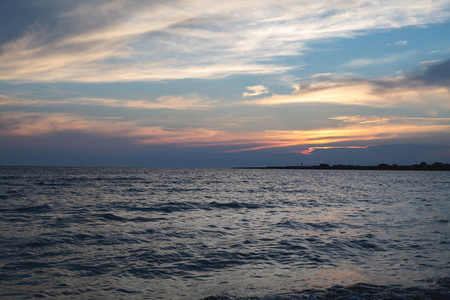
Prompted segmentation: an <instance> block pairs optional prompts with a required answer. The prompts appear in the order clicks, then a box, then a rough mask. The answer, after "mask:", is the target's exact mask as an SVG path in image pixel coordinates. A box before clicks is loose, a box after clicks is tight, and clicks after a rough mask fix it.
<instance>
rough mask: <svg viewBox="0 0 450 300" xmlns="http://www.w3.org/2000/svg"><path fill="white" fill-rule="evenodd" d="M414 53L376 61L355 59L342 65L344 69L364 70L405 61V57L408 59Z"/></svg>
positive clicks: (376, 59)
mask: <svg viewBox="0 0 450 300" xmlns="http://www.w3.org/2000/svg"><path fill="white" fill-rule="evenodd" d="M413 53H414V52H409V53H402V54H400V55H399V54H396V55H391V56H388V57H383V58H375V59H367V58H360V59H354V60H351V61H349V62H347V63H344V64H342V67H344V68H362V67H366V66H373V65H380V64H390V63H392V62H395V61H398V60H400V59H404V58H405V57H407V56H409V55H411V54H413Z"/></svg>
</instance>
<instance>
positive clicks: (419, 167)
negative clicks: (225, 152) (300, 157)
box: [233, 162, 450, 171]
mask: <svg viewBox="0 0 450 300" xmlns="http://www.w3.org/2000/svg"><path fill="white" fill-rule="evenodd" d="M233 169H305V170H311V169H319V170H323V169H324V170H394V171H395V170H400V171H402V170H403V171H409V170H411V171H450V164H447V163H441V162H435V163H434V164H427V163H426V162H422V163H420V164H415V165H397V164H393V165H388V164H384V163H383V164H379V165H376V166H357V165H340V164H339V165H329V164H319V165H314V166H303V165H302V166H267V167H235V168H233Z"/></svg>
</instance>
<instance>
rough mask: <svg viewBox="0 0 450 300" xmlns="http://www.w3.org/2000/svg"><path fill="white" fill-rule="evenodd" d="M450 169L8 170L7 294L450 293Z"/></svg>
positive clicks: (1, 285) (4, 206)
mask: <svg viewBox="0 0 450 300" xmlns="http://www.w3.org/2000/svg"><path fill="white" fill-rule="evenodd" d="M449 201H450V173H449V172H417V171H410V172H408V171H350V170H212V169H132V168H35V167H30V168H26V167H20V168H13V167H3V168H0V217H1V219H0V229H1V231H0V298H12V299H23V298H43V297H50V298H53V297H58V298H70V299H72V298H73V299H80V298H84V299H99V298H101V299H107V298H108V299H204V298H209V299H245V298H249V297H255V298H252V299H450V280H449V277H450V250H449V249H450V240H449V233H450V225H449V220H450V207H449Z"/></svg>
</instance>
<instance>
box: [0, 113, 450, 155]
mask: <svg viewBox="0 0 450 300" xmlns="http://www.w3.org/2000/svg"><path fill="white" fill-rule="evenodd" d="M334 119H335V120H338V121H340V122H341V123H340V124H338V125H337V126H335V127H327V128H320V129H311V130H284V131H280V130H264V131H246V132H228V131H224V130H215V129H208V128H202V127H192V126H186V127H173V128H172V127H171V128H169V127H164V126H148V125H146V121H145V120H135V121H124V120H122V119H115V118H98V117H86V116H81V115H76V114H68V113H25V112H8V113H5V112H3V113H0V136H21V137H28V136H44V135H51V134H55V133H65V132H79V133H88V134H91V135H98V136H107V137H116V138H127V139H129V140H130V142H133V143H140V144H153V145H176V146H179V147H201V146H202V147H205V146H209V147H219V148H221V149H228V150H224V151H229V152H239V151H250V150H259V149H269V148H290V149H291V150H290V151H292V147H299V148H300V149H301V148H303V147H305V146H307V147H308V148H309V147H333V146H336V145H334V144H336V143H340V145H339V146H342V144H343V143H346V144H349V145H350V146H353V145H354V144H355V143H361V142H362V141H370V143H378V142H386V141H393V140H395V141H399V140H401V139H407V138H411V137H414V138H420V137H429V136H430V135H436V134H441V135H448V134H449V132H450V118H437V119H433V118H403V117H389V121H385V120H383V118H381V117H380V118H378V119H379V120H383V121H377V122H373V120H375V119H376V117H375V116H370V117H368V118H366V119H369V120H372V121H369V122H366V121H364V120H365V119H364V118H363V117H361V116H353V117H352V116H345V117H334ZM308 148H307V149H308ZM316 149H317V148H316ZM301 150H305V149H301Z"/></svg>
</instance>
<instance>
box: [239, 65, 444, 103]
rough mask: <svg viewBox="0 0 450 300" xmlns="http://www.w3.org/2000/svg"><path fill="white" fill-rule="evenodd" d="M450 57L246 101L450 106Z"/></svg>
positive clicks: (317, 79) (318, 81)
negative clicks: (386, 74) (393, 73)
mask: <svg viewBox="0 0 450 300" xmlns="http://www.w3.org/2000/svg"><path fill="white" fill-rule="evenodd" d="M449 70H450V60H444V61H435V62H430V63H426V64H421V66H420V67H419V68H418V69H417V70H415V71H413V72H410V73H408V74H406V75H404V76H399V77H394V78H381V79H371V80H368V79H358V78H354V77H353V78H352V77H346V76H334V77H333V76H320V77H315V78H313V79H315V80H314V81H312V82H310V83H304V84H300V85H299V86H298V88H297V89H296V90H295V92H294V93H293V94H290V95H272V96H270V97H265V98H261V99H257V100H251V101H247V102H246V103H247V104H250V105H284V104H294V103H328V104H335V105H362V106H371V107H404V106H405V105H413V106H416V107H423V108H427V109H430V107H434V109H441V110H444V111H446V110H449V109H450V101H449V99H450V89H449V88H448V86H449V84H450V71H449Z"/></svg>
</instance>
